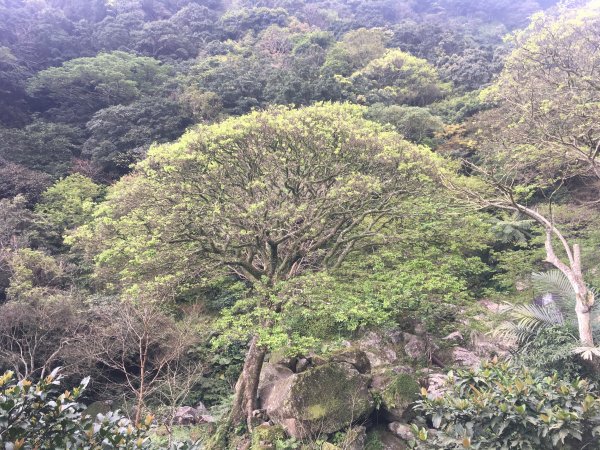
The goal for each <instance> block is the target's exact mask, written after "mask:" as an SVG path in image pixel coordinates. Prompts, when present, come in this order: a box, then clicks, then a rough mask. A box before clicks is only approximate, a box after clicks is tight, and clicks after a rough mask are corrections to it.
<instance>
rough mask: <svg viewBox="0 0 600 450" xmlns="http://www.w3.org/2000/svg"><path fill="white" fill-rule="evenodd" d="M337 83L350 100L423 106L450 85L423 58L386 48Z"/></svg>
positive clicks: (441, 95)
mask: <svg viewBox="0 0 600 450" xmlns="http://www.w3.org/2000/svg"><path fill="white" fill-rule="evenodd" d="M340 82H341V83H342V85H343V86H346V85H347V86H348V88H347V89H348V91H349V93H350V98H351V99H353V100H356V101H358V102H360V103H366V104H369V105H372V104H374V103H383V104H386V105H390V104H401V105H402V104H406V105H410V106H426V105H428V104H430V103H433V102H434V101H436V100H439V99H441V98H442V97H444V95H445V94H446V92H447V91H448V90H449V88H450V86H449V85H448V84H444V83H442V82H441V80H440V78H439V75H438V73H437V71H436V69H435V68H434V67H433V66H432V65H430V64H429V63H428V62H427V61H425V60H424V59H420V58H417V57H415V56H413V55H411V54H410V53H406V52H403V51H401V50H389V51H388V52H387V53H386V54H385V55H383V56H382V57H381V58H378V59H375V60H373V61H371V62H369V63H368V64H367V65H366V66H364V67H363V68H361V69H360V70H358V71H356V72H354V73H353V74H352V75H350V77H348V78H340Z"/></svg>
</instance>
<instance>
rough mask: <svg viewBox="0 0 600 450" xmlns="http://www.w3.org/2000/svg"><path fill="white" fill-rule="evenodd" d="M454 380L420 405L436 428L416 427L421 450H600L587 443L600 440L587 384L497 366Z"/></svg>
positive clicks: (594, 399)
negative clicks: (444, 391)
mask: <svg viewBox="0 0 600 450" xmlns="http://www.w3.org/2000/svg"><path fill="white" fill-rule="evenodd" d="M448 378H449V379H448V387H449V390H448V391H447V392H446V393H445V394H444V395H443V396H442V397H440V398H434V397H433V396H432V395H430V394H427V393H426V392H423V396H422V399H421V400H419V401H418V402H417V403H416V407H415V408H416V410H417V411H421V412H422V413H423V414H424V416H425V417H426V418H427V421H428V423H429V425H432V426H433V428H434V429H435V431H434V432H431V431H429V432H428V431H427V430H425V429H424V428H421V429H418V428H416V427H415V434H416V437H417V440H419V441H420V443H419V447H418V448H432V449H433V448H435V449H459V448H460V449H462V448H471V449H486V450H492V449H498V450H504V449H506V450H508V449H518V450H529V449H531V450H533V449H536V450H537V449H573V450H574V449H582V448H596V447H593V446H591V447H588V446H586V444H589V443H593V442H594V439H597V437H598V436H599V435H600V399H599V398H598V396H597V394H596V391H595V387H594V385H592V384H591V383H590V382H589V381H587V380H586V379H580V378H576V379H574V380H572V381H566V380H562V379H560V378H559V376H558V375H557V374H553V375H550V376H549V375H547V374H545V373H543V372H541V371H538V370H536V369H528V368H525V367H522V366H516V365H509V364H508V363H504V362H502V363H499V362H496V361H492V362H487V363H484V364H483V365H482V366H481V368H479V369H476V370H469V371H458V372H456V373H452V372H450V373H449V376H448ZM591 445H594V444H591Z"/></svg>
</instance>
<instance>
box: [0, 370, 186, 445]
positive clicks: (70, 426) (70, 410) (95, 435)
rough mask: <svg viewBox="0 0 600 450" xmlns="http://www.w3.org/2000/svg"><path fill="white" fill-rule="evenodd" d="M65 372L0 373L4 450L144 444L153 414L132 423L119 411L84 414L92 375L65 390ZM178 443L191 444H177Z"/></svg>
mask: <svg viewBox="0 0 600 450" xmlns="http://www.w3.org/2000/svg"><path fill="white" fill-rule="evenodd" d="M61 378H62V377H61V376H60V375H59V374H58V370H54V371H53V372H52V373H51V374H50V375H48V376H47V377H45V378H43V379H41V380H39V381H38V382H36V383H33V382H31V381H29V380H27V379H24V380H21V381H17V380H16V379H15V377H14V374H13V372H6V373H5V374H4V375H2V376H0V443H4V447H3V448H4V449H6V450H29V449H36V450H46V449H47V450H51V449H58V448H63V449H81V450H88V449H89V450H100V449H102V450H104V449H132V450H133V449H144V448H150V440H149V438H148V436H147V432H148V430H149V428H150V425H151V424H152V421H153V417H152V416H147V417H146V418H145V419H144V420H143V421H141V422H140V423H139V424H137V425H136V424H133V423H132V422H131V421H130V420H129V419H127V418H125V417H123V416H121V415H120V414H119V413H118V412H109V413H107V414H105V415H102V414H98V416H96V418H92V417H90V416H89V415H85V414H84V412H83V411H84V410H85V406H84V405H83V404H81V403H79V402H78V399H79V398H80V397H81V395H82V393H83V392H84V390H85V388H86V386H87V383H88V381H89V378H86V379H84V380H83V381H82V382H81V383H80V385H79V386H78V387H76V388H74V389H73V390H71V391H69V390H66V391H61V389H60V380H61ZM174 448H176V449H182V450H183V449H188V448H190V447H188V446H187V444H176V445H175V446H174Z"/></svg>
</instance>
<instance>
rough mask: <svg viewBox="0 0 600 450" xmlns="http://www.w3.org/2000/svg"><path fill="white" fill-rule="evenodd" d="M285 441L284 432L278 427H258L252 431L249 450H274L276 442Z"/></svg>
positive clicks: (265, 425)
mask: <svg viewBox="0 0 600 450" xmlns="http://www.w3.org/2000/svg"><path fill="white" fill-rule="evenodd" d="M284 439H286V434H285V430H284V429H283V427H282V426H280V425H267V424H263V425H259V426H257V427H256V428H254V430H252V447H250V448H251V450H270V449H274V448H276V445H277V441H283V440H284Z"/></svg>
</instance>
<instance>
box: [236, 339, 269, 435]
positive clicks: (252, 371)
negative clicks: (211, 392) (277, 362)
mask: <svg viewBox="0 0 600 450" xmlns="http://www.w3.org/2000/svg"><path fill="white" fill-rule="evenodd" d="M266 354H267V350H266V349H265V348H264V347H262V346H260V345H259V343H258V336H253V337H252V340H251V341H250V348H249V349H248V353H246V358H245V360H244V367H243V369H242V373H241V374H240V378H239V379H238V381H237V383H236V385H235V396H234V400H233V408H232V411H231V419H232V423H233V424H234V425H239V424H242V423H246V425H247V426H248V431H252V412H253V411H254V410H255V409H257V394H258V381H259V378H260V371H261V370H262V366H263V362H264V360H265V356H266Z"/></svg>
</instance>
